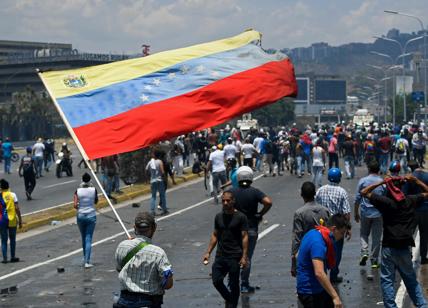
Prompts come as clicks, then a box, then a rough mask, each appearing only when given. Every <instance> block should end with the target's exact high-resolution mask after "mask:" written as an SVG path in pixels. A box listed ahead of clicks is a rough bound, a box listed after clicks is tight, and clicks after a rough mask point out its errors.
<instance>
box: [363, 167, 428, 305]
mask: <svg viewBox="0 0 428 308" xmlns="http://www.w3.org/2000/svg"><path fill="white" fill-rule="evenodd" d="M404 182H410V183H414V184H417V185H419V186H420V187H421V188H422V190H423V193H421V194H417V195H407V196H405V195H404V193H403V192H402V191H401V190H400V189H401V188H402V186H403V184H404ZM381 185H386V187H387V193H386V196H382V195H379V194H377V193H376V192H375V191H374V190H375V189H376V188H377V187H379V186H381ZM361 195H362V196H363V197H366V198H368V199H369V201H370V203H371V204H373V205H374V206H375V207H376V208H377V209H378V210H379V211H380V212H381V213H382V217H383V240H382V260H381V267H380V269H381V276H380V284H381V287H382V293H383V304H384V306H385V307H387V308H396V307H397V304H396V303H395V288H394V284H395V281H396V280H395V272H396V271H397V270H398V272H399V273H400V276H401V278H402V279H403V282H404V284H405V286H406V289H407V293H408V294H409V296H410V298H411V300H412V302H413V304H414V305H415V306H416V307H427V302H426V300H425V298H424V295H423V290H422V288H421V286H420V284H419V283H418V281H417V278H416V273H415V270H414V269H413V262H412V250H411V249H410V248H411V247H413V246H415V242H414V240H413V231H414V220H415V209H416V207H418V206H420V205H422V204H423V203H424V200H426V199H428V186H427V185H425V184H424V183H423V182H422V181H420V180H418V179H417V178H415V177H414V176H413V175H406V176H405V177H388V178H386V179H384V180H383V181H381V182H379V183H377V184H373V185H370V186H368V187H366V188H364V189H363V190H362V191H361Z"/></svg>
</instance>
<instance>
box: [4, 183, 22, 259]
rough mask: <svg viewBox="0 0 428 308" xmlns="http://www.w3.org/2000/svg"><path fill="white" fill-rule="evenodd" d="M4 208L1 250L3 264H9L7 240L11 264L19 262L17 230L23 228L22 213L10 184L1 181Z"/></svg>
mask: <svg viewBox="0 0 428 308" xmlns="http://www.w3.org/2000/svg"><path fill="white" fill-rule="evenodd" d="M0 189H1V199H2V200H0V204H1V206H2V211H1V215H2V219H1V220H0V234H1V250H2V254H3V261H2V263H7V240H8V237H9V241H10V262H12V263H13V262H19V258H17V257H16V255H15V251H16V228H17V226H18V227H19V228H20V229H21V228H22V218H21V211H20V210H19V206H18V198H17V197H16V194H15V193H13V192H11V191H10V188H9V182H7V181H6V180H4V179H1V180H0Z"/></svg>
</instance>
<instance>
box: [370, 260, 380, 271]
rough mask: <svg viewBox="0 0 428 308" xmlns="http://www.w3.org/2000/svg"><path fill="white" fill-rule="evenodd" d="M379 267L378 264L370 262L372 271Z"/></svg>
mask: <svg viewBox="0 0 428 308" xmlns="http://www.w3.org/2000/svg"><path fill="white" fill-rule="evenodd" d="M379 267H380V264H379V263H377V261H374V262H372V269H378V268H379Z"/></svg>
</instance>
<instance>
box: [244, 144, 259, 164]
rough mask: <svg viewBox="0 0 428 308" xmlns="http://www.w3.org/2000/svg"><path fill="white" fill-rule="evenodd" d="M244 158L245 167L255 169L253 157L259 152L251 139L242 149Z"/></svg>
mask: <svg viewBox="0 0 428 308" xmlns="http://www.w3.org/2000/svg"><path fill="white" fill-rule="evenodd" d="M241 151H242V156H243V157H244V166H248V167H250V168H252V169H254V164H253V157H254V156H256V155H257V154H258V153H257V150H256V148H255V147H254V145H252V144H251V142H250V140H249V139H245V143H244V145H243V146H242V147H241Z"/></svg>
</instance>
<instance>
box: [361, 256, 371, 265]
mask: <svg viewBox="0 0 428 308" xmlns="http://www.w3.org/2000/svg"><path fill="white" fill-rule="evenodd" d="M368 258H369V256H368V255H364V256H362V257H361V259H360V266H366V264H367V260H368Z"/></svg>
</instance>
